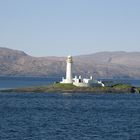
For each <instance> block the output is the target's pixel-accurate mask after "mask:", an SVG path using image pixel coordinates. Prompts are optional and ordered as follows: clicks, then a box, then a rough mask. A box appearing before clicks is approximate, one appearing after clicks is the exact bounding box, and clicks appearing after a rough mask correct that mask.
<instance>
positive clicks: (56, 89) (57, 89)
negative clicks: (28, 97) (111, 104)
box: [0, 83, 140, 93]
mask: <svg viewBox="0 0 140 140" xmlns="http://www.w3.org/2000/svg"><path fill="white" fill-rule="evenodd" d="M0 92H16V93H140V88H137V87H133V86H131V85H127V84H116V85H113V86H110V87H107V86H106V87H77V86H75V85H73V84H60V83H54V84H52V85H47V86H35V87H25V88H16V89H7V90H1V91H0Z"/></svg>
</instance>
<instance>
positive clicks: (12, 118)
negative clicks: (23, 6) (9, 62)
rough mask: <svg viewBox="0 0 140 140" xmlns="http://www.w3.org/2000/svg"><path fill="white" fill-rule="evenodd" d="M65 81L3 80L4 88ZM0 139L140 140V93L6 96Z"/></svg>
mask: <svg viewBox="0 0 140 140" xmlns="http://www.w3.org/2000/svg"><path fill="white" fill-rule="evenodd" d="M59 80H60V79H59V78H45V77H43V78H40V77H0V89H8V88H17V87H27V86H36V85H48V84H52V83H54V82H55V81H59ZM123 81H124V79H123ZM125 81H126V82H127V83H131V84H132V85H134V86H140V80H132V79H129V80H125ZM0 140H140V94H136V93H131V94H130V93H128V94H127V93H126V94H122V93H118V94H116V93H114V94H113V93H112V94H111V93H106V94H99V93H97V94H96V93H94V94H93V93H63V94H62V93H0Z"/></svg>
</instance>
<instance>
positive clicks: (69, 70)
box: [60, 55, 73, 84]
mask: <svg viewBox="0 0 140 140" xmlns="http://www.w3.org/2000/svg"><path fill="white" fill-rule="evenodd" d="M66 62H67V66H66V79H64V78H62V81H61V82H60V83H67V84H71V83H73V78H72V63H73V61H72V56H70V55H69V56H68V57H67V60H66Z"/></svg>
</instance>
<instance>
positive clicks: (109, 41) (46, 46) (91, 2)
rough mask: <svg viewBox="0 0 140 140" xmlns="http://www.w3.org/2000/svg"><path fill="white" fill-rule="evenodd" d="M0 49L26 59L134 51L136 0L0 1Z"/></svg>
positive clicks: (138, 34)
mask: <svg viewBox="0 0 140 140" xmlns="http://www.w3.org/2000/svg"><path fill="white" fill-rule="evenodd" d="M0 47H7V48H11V49H17V50H22V51H24V52H26V53H27V54H30V55H32V56H67V55H69V54H70V55H80V54H91V53H96V52H102V51H128V52H131V51H140V0H0Z"/></svg>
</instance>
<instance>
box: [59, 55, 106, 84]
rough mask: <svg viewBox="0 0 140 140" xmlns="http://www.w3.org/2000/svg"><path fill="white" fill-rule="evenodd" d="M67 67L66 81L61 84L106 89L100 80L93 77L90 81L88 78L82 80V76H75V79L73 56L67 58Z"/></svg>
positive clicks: (63, 80)
mask: <svg viewBox="0 0 140 140" xmlns="http://www.w3.org/2000/svg"><path fill="white" fill-rule="evenodd" d="M66 62H67V66H66V79H64V78H62V81H61V82H60V83H65V84H73V85H75V86H78V87H93V86H102V87H104V86H105V85H104V84H103V83H102V82H101V81H98V80H95V79H93V77H92V76H91V77H90V78H89V79H87V78H82V76H79V77H77V76H75V77H74V78H73V76H72V63H73V60H72V56H68V57H67V61H66Z"/></svg>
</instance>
